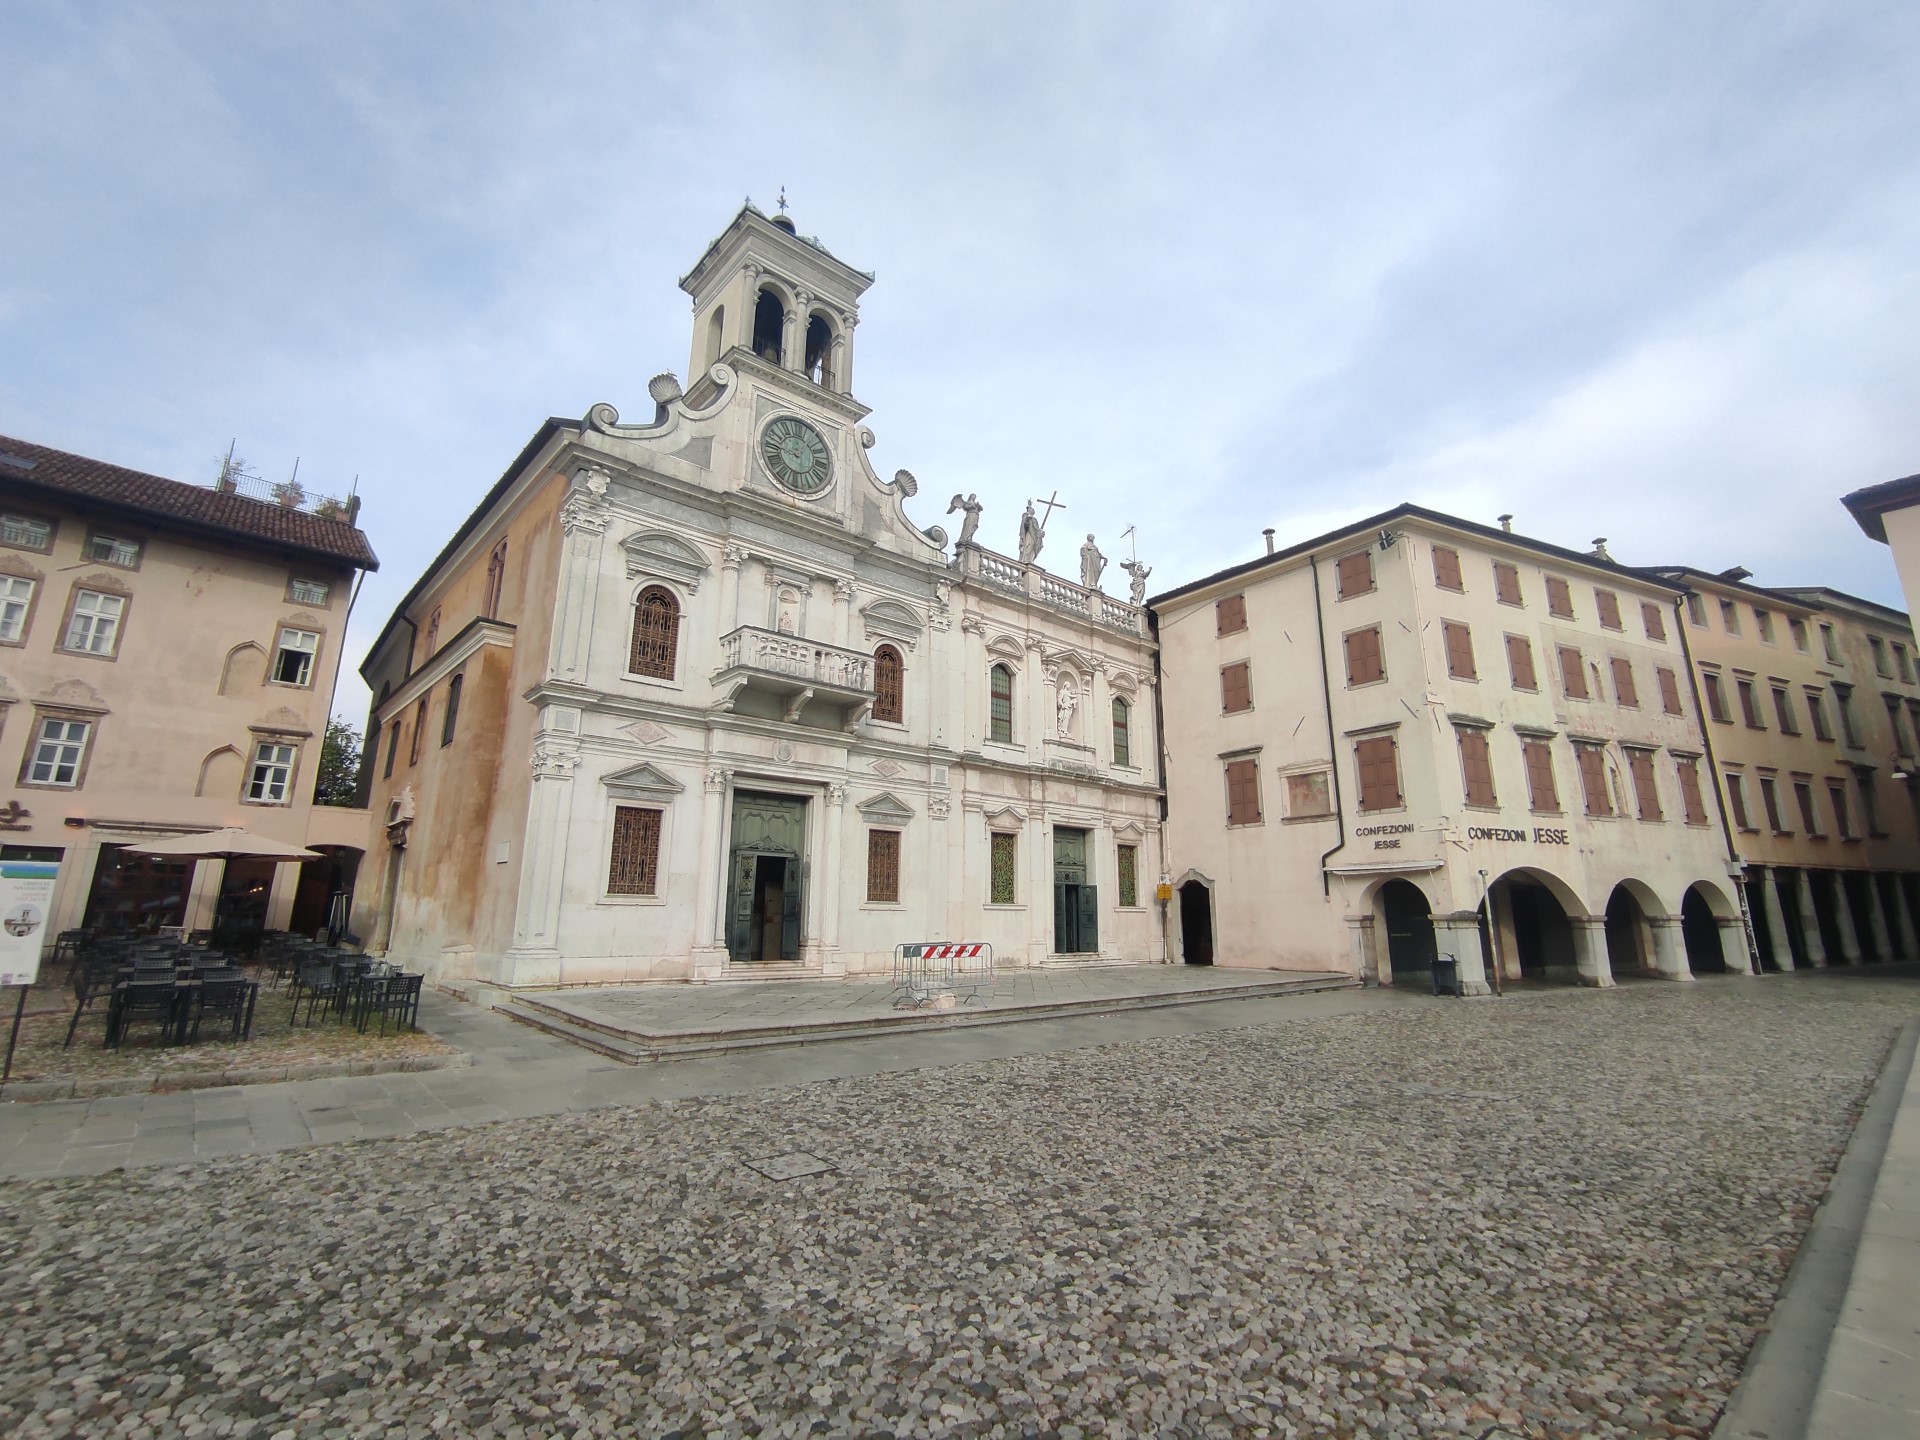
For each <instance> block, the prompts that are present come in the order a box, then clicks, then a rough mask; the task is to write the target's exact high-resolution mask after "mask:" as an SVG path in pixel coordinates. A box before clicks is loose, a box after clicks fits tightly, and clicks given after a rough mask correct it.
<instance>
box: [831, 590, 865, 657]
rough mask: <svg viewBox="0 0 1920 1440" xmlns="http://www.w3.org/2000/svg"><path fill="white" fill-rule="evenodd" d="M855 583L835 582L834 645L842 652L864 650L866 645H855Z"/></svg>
mask: <svg viewBox="0 0 1920 1440" xmlns="http://www.w3.org/2000/svg"><path fill="white" fill-rule="evenodd" d="M852 637H853V582H852V581H851V580H836V581H834V582H833V643H834V644H836V645H838V646H839V647H840V648H841V649H842V650H846V649H849V648H852V649H859V650H864V649H866V648H867V647H866V646H865V645H864V644H861V645H857V646H856V645H854V643H853V638H852Z"/></svg>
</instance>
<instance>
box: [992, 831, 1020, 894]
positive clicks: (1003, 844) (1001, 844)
mask: <svg viewBox="0 0 1920 1440" xmlns="http://www.w3.org/2000/svg"><path fill="white" fill-rule="evenodd" d="M987 858H988V872H989V874H988V881H987V903H988V904H989V905H1017V904H1018V903H1019V901H1018V899H1017V898H1016V897H1017V896H1018V894H1019V888H1018V886H1017V885H1016V883H1015V881H1016V880H1017V878H1018V876H1019V870H1020V867H1019V859H1020V837H1019V836H1018V835H1010V834H1006V833H1004V832H1002V831H998V830H996V831H994V833H993V834H991V835H989V836H988V837H987Z"/></svg>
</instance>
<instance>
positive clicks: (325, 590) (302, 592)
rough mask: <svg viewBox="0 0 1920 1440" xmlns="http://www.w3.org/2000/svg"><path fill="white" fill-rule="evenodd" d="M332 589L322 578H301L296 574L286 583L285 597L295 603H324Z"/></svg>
mask: <svg viewBox="0 0 1920 1440" xmlns="http://www.w3.org/2000/svg"><path fill="white" fill-rule="evenodd" d="M332 589H333V587H332V586H330V585H328V584H327V582H326V581H324V580H303V579H301V578H300V577H299V576H297V575H296V576H295V577H294V578H293V579H292V580H290V581H289V582H288V583H287V599H289V600H291V601H292V602H293V603H294V604H296V605H324V604H326V603H327V596H328V594H329V593H330V592H331V591H332Z"/></svg>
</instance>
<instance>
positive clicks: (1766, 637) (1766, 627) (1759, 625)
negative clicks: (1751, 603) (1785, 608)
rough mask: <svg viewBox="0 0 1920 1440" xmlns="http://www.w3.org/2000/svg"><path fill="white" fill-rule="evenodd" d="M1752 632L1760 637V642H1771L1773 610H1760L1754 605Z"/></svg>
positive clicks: (1765, 643)
mask: <svg viewBox="0 0 1920 1440" xmlns="http://www.w3.org/2000/svg"><path fill="white" fill-rule="evenodd" d="M1753 633H1754V634H1756V635H1758V636H1759V637H1760V643H1761V644H1763V645H1771V644H1773V612H1772V611H1771V610H1762V609H1761V608H1760V607H1759V606H1757V605H1756V606H1755V607H1754V609H1753Z"/></svg>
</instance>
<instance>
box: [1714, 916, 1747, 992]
mask: <svg viewBox="0 0 1920 1440" xmlns="http://www.w3.org/2000/svg"><path fill="white" fill-rule="evenodd" d="M1713 923H1714V927H1715V928H1716V929H1718V930H1719V932H1720V958H1721V960H1722V961H1724V962H1725V964H1726V967H1727V970H1728V972H1729V973H1731V974H1734V975H1745V976H1747V977H1749V978H1751V977H1752V975H1753V957H1752V956H1751V955H1750V954H1748V953H1747V927H1746V925H1745V924H1744V923H1743V922H1742V921H1741V920H1740V918H1739V917H1738V916H1734V917H1732V918H1730V919H1721V918H1719V917H1717V916H1716V917H1715V919H1714V922H1713Z"/></svg>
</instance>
